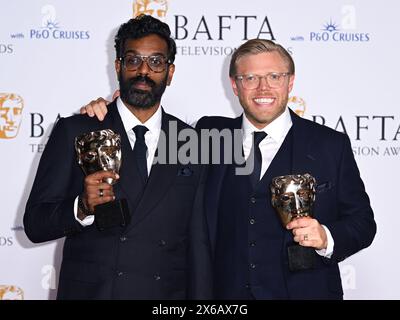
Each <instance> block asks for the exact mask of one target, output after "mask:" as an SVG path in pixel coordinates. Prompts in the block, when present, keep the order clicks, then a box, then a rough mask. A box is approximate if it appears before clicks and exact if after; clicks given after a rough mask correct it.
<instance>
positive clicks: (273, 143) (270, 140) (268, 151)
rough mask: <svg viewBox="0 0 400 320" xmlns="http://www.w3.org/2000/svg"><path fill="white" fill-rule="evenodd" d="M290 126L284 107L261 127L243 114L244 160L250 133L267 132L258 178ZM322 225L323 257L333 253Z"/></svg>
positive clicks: (248, 146) (262, 174) (249, 146)
mask: <svg viewBox="0 0 400 320" xmlns="http://www.w3.org/2000/svg"><path fill="white" fill-rule="evenodd" d="M291 127H292V118H291V116H290V112H289V109H288V108H286V109H285V111H284V112H283V113H282V114H281V115H280V116H279V117H278V118H276V119H275V120H274V121H272V122H271V123H270V124H268V125H267V126H265V127H264V128H263V129H258V128H256V127H255V126H254V125H253V124H252V123H251V122H250V121H249V119H247V117H246V115H245V114H243V122H242V130H243V153H244V157H245V159H246V160H247V158H248V157H249V155H250V150H251V147H252V145H253V135H252V133H253V132H254V131H264V132H265V133H267V136H266V137H265V138H264V139H263V140H262V141H261V142H260V145H259V147H260V151H261V157H262V162H261V174H260V180H261V178H262V177H263V176H264V174H265V172H266V171H267V170H268V167H269V166H270V165H271V162H272V160H273V159H274V157H275V155H276V154H277V152H278V150H279V148H280V147H281V145H282V143H283V141H284V140H285V138H286V135H287V134H288V132H289V130H290V128H291ZM322 227H323V228H324V229H325V232H326V235H327V239H328V240H327V242H328V244H327V247H326V249H321V250H316V252H317V253H318V254H319V255H321V256H323V257H326V258H330V257H331V256H332V253H333V246H334V241H333V238H332V235H331V233H330V231H329V230H328V228H327V227H326V226H324V225H322Z"/></svg>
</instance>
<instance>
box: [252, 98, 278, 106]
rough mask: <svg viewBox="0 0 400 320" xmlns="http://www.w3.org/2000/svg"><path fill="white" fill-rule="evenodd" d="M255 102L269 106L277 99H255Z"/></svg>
mask: <svg viewBox="0 0 400 320" xmlns="http://www.w3.org/2000/svg"><path fill="white" fill-rule="evenodd" d="M253 101H254V102H255V103H257V104H260V105H269V104H271V103H273V102H274V101H275V98H254V99H253Z"/></svg>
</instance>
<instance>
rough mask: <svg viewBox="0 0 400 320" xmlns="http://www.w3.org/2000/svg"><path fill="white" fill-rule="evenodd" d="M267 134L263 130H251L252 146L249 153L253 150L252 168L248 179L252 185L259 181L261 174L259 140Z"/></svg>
mask: <svg viewBox="0 0 400 320" xmlns="http://www.w3.org/2000/svg"><path fill="white" fill-rule="evenodd" d="M266 136H267V134H266V133H265V132H264V131H254V132H253V146H252V150H251V152H250V155H251V154H252V152H253V151H254V170H253V172H252V173H251V174H250V181H251V183H252V185H253V187H255V186H256V184H257V182H258V181H260V174H261V163H262V157H261V151H260V142H261V141H262V140H263V139H264V138H265V137H266Z"/></svg>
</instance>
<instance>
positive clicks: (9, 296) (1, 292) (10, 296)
mask: <svg viewBox="0 0 400 320" xmlns="http://www.w3.org/2000/svg"><path fill="white" fill-rule="evenodd" d="M0 300H24V291H23V290H22V289H21V288H19V287H17V286H6V285H0Z"/></svg>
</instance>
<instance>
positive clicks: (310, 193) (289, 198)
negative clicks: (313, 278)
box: [271, 173, 316, 271]
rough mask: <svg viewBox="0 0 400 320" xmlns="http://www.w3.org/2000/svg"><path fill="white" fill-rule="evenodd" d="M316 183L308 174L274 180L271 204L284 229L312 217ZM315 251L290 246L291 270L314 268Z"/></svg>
mask: <svg viewBox="0 0 400 320" xmlns="http://www.w3.org/2000/svg"><path fill="white" fill-rule="evenodd" d="M315 185H316V181H315V178H314V177H313V176H311V175H310V174H308V173H305V174H296V175H286V176H279V177H275V178H273V179H272V183H271V202H272V206H273V207H274V208H275V210H276V211H277V212H278V215H279V218H280V220H281V222H282V225H283V227H284V228H286V225H287V224H288V223H289V222H290V221H292V220H293V219H296V218H300V217H312V207H313V204H314V201H315ZM314 256H315V250H314V248H311V247H303V246H301V245H299V244H292V245H289V246H288V259H289V269H290V270H291V271H298V270H306V269H311V268H313V267H314Z"/></svg>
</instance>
